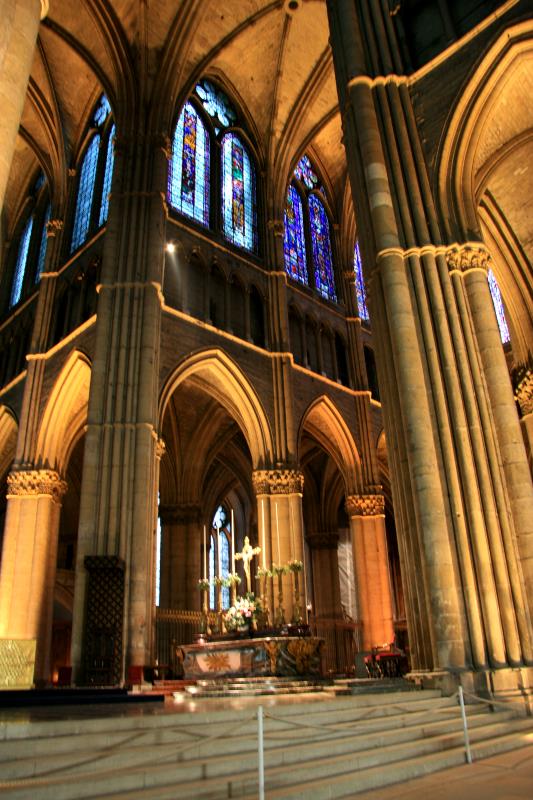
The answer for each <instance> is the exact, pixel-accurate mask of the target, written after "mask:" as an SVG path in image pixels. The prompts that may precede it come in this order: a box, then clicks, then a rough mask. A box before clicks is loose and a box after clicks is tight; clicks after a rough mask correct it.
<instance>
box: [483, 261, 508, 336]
mask: <svg viewBox="0 0 533 800" xmlns="http://www.w3.org/2000/svg"><path fill="white" fill-rule="evenodd" d="M488 279H489V289H490V293H491V295H492V302H493V303H494V310H495V312H496V319H497V320H498V327H499V329H500V337H501V340H502V344H507V342H510V341H511V334H510V333H509V328H508V326H507V320H506V319H505V311H504V308H503V300H502V294H501V292H500V287H499V286H498V281H497V280H496V275H495V274H494V272H493V271H492V270H491V269H489V271H488Z"/></svg>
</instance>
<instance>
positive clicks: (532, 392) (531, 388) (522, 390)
mask: <svg viewBox="0 0 533 800" xmlns="http://www.w3.org/2000/svg"><path fill="white" fill-rule="evenodd" d="M514 394H515V398H516V400H517V402H518V405H519V406H520V411H521V412H522V416H523V417H525V416H526V415H527V414H533V371H532V370H531V369H527V370H526V372H525V375H524V377H523V378H522V380H521V381H520V383H519V384H518V385H517V387H516V388H515V391H514Z"/></svg>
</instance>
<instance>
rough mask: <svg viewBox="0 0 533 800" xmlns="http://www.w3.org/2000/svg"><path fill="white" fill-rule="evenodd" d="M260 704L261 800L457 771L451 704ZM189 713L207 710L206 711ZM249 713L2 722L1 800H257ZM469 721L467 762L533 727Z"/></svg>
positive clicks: (399, 698) (343, 700) (504, 719)
mask: <svg viewBox="0 0 533 800" xmlns="http://www.w3.org/2000/svg"><path fill="white" fill-rule="evenodd" d="M243 702H245V703H246V701H243ZM215 704H216V701H215ZM267 704H268V706H267V707H266V708H265V720H264V731H265V786H266V797H267V800H273V799H274V798H294V799H296V798H302V800H303V798H305V799H306V800H309V798H312V799H313V800H321V799H322V798H337V797H349V796H350V797H351V796H353V795H354V794H356V793H357V792H361V791H368V790H370V789H373V788H376V787H379V786H385V785H387V784H391V783H396V782H399V781H403V780H408V779H410V778H414V777H416V776H418V775H422V774H427V773H429V772H433V771H436V770H440V769H445V768H446V767H450V766H458V765H461V764H463V763H464V761H465V757H464V750H463V734H462V724H461V718H460V713H459V708H458V705H457V700H456V698H442V697H441V696H440V694H439V693H438V692H434V691H415V692H392V691H391V692H388V693H377V694H376V693H367V694H358V695H356V696H349V697H348V696H347V697H337V698H328V697H324V699H319V698H318V697H317V698H316V699H314V700H312V701H310V702H305V701H303V702H302V701H300V700H299V699H297V698H295V702H294V703H288V704H284V705H275V704H272V701H271V700H270V699H265V706H266V705H267ZM198 705H199V706H201V707H202V708H203V709H205V708H207V709H209V706H210V705H211V701H205V702H202V703H199V704H198ZM257 705H258V703H257V702H254V701H253V700H251V701H250V700H249V701H247V705H246V706H245V708H244V709H240V710H234V709H231V710H229V709H224V710H207V711H201V712H200V711H199V712H197V713H192V712H186V713H171V709H172V704H167V705H166V709H165V710H162V711H160V712H159V713H157V712H156V711H155V709H151V708H150V709H147V711H146V712H145V713H144V714H139V715H137V716H133V715H129V716H117V715H116V714H115V715H114V716H110V714H107V715H106V717H105V718H99V719H89V718H87V717H85V718H78V719H69V720H59V721H34V722H32V721H19V722H3V723H1V725H0V727H1V730H0V737H1V738H0V796H2V795H3V796H5V797H9V800H20V799H21V798H31V800H41V799H44V798H47V799H48V798H50V800H52V799H53V800H71V799H72V800H74V798H76V799H77V798H107V800H111V798H115V800H124V799H125V798H126V797H127V798H128V799H129V800H130V799H131V800H141V799H142V800H166V799H167V798H168V800H170V799H171V798H172V800H175V799H176V798H178V797H179V798H180V800H187V799H188V798H200V799H203V800H216V799H218V798H228V797H232V798H235V797H239V798H246V800H252V798H254V800H255V798H257V720H256V713H257V711H256V709H257ZM104 713H107V712H104ZM468 720H469V732H470V742H471V747H472V753H473V757H474V760H477V759H479V758H483V757H487V756H489V755H493V754H495V753H499V752H503V751H506V750H511V749H514V748H518V747H521V746H524V745H525V744H526V743H527V737H528V736H529V739H530V737H531V730H532V727H533V726H532V721H531V718H517V717H516V714H515V715H514V716H513V714H512V712H510V711H506V710H504V711H498V712H492V711H490V710H488V709H487V706H485V705H475V706H469V707H468Z"/></svg>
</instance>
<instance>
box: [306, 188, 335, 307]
mask: <svg viewBox="0 0 533 800" xmlns="http://www.w3.org/2000/svg"><path fill="white" fill-rule="evenodd" d="M309 225H310V229H311V246H312V249H313V267H314V271H315V284H316V288H317V290H318V291H319V292H320V294H321V295H322V297H325V298H326V299H328V300H337V295H336V293H335V280H334V278H333V258H332V254H331V239H330V234H329V220H328V216H327V214H326V209H325V208H324V206H323V204H322V202H321V200H319V198H318V197H317V195H316V194H311V195H309Z"/></svg>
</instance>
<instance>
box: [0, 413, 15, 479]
mask: <svg viewBox="0 0 533 800" xmlns="http://www.w3.org/2000/svg"><path fill="white" fill-rule="evenodd" d="M17 435H18V424H17V420H16V419H15V416H14V414H13V413H12V411H11V409H9V408H7V407H6V406H0V479H1V478H2V477H3V476H4V475H6V474H7V472H8V470H9V469H10V467H11V464H12V463H13V459H14V458H15V449H16V446H17Z"/></svg>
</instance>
